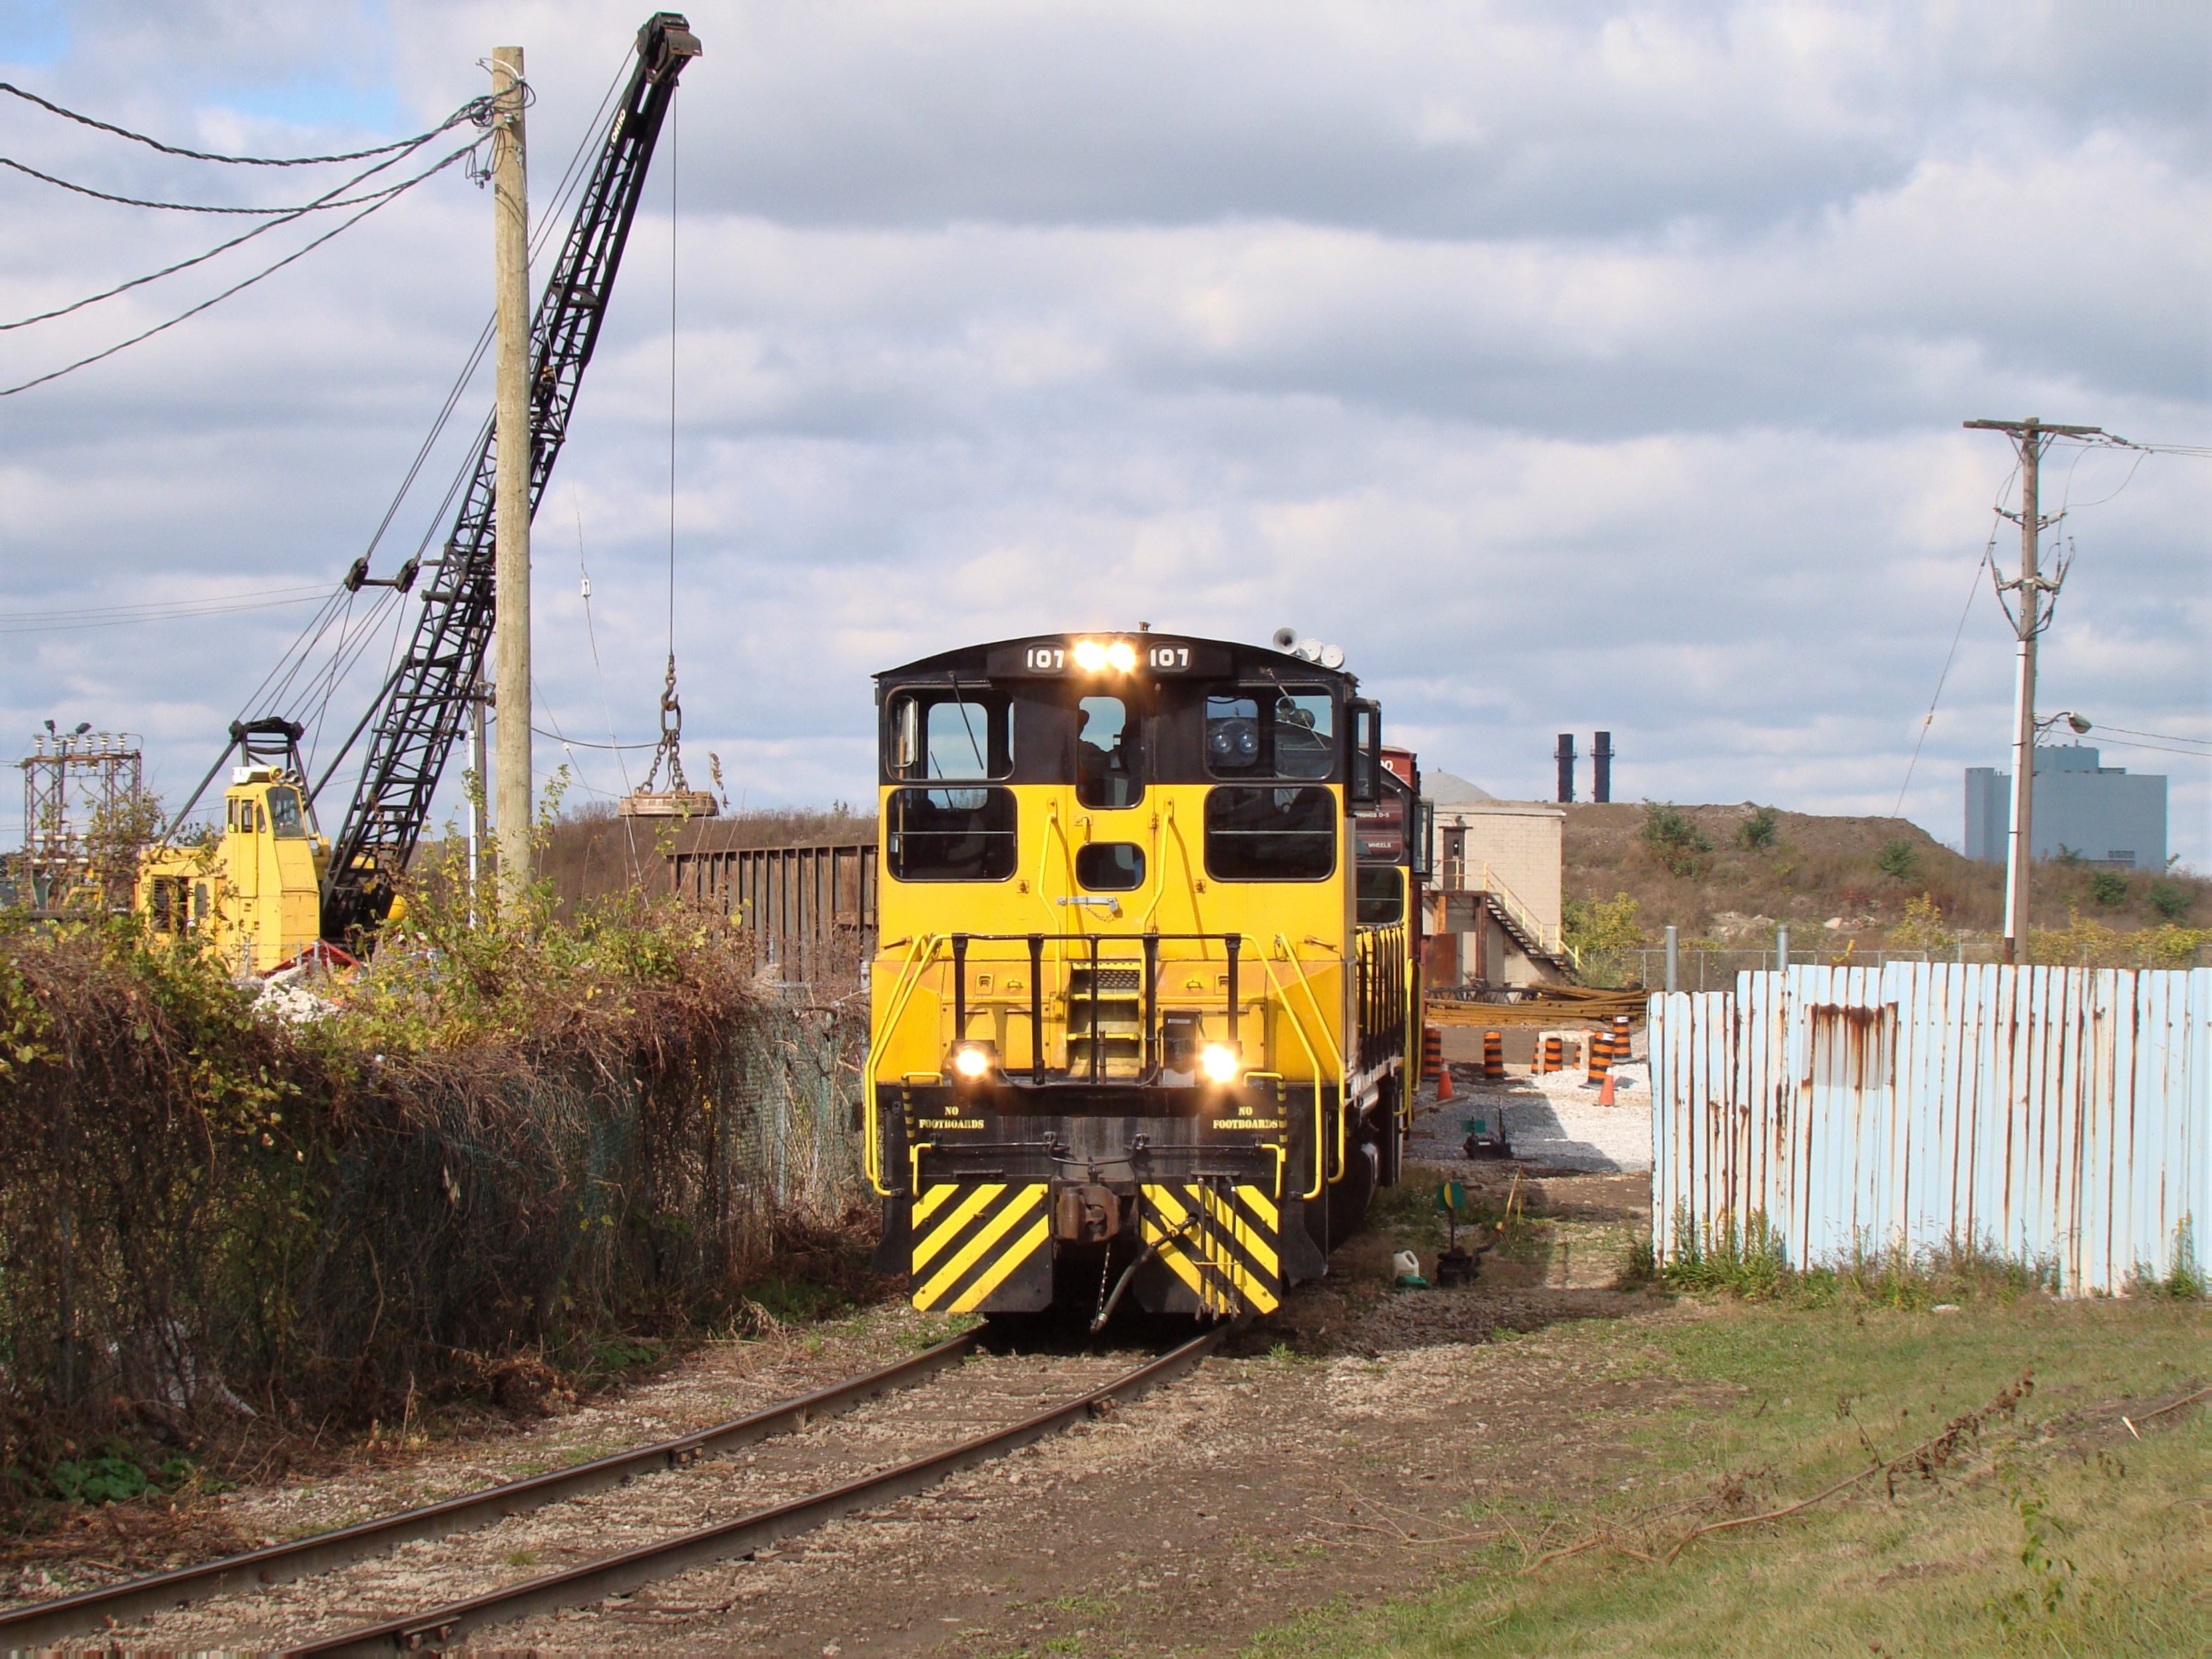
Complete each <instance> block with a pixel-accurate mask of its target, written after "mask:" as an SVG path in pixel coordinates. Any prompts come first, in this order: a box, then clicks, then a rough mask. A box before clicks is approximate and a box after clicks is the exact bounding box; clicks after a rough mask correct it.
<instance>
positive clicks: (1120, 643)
mask: <svg viewBox="0 0 2212 1659" xmlns="http://www.w3.org/2000/svg"><path fill="white" fill-rule="evenodd" d="M1106 665H1107V666H1108V667H1109V668H1111V669H1112V670H1113V671H1115V673H1117V674H1126V673H1127V672H1128V671H1130V670H1131V669H1133V668H1134V667H1135V666H1136V665H1137V647H1135V646H1133V645H1132V644H1130V643H1129V642H1128V641H1127V640H1116V641H1114V643H1113V644H1111V645H1109V646H1108V647H1106Z"/></svg>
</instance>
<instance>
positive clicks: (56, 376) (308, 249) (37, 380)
mask: <svg viewBox="0 0 2212 1659" xmlns="http://www.w3.org/2000/svg"><path fill="white" fill-rule="evenodd" d="M474 149H476V146H475V145H474V144H469V145H467V146H465V147H464V148H463V149H457V150H455V151H454V152H453V154H452V155H448V156H447V158H446V159H445V160H444V161H441V162H439V163H438V164H437V166H435V167H430V168H428V169H427V170H425V171H424V172H422V173H417V174H416V175H415V177H414V178H412V179H408V180H407V181H406V182H405V183H404V184H402V185H395V186H393V187H392V189H391V190H389V191H384V192H381V193H380V196H379V197H378V199H376V200H374V201H373V202H371V203H370V204H368V206H367V207H365V208H363V209H362V210H361V211H360V212H358V213H356V214H355V215H354V216H353V217H351V218H350V219H348V220H346V221H344V222H343V223H341V224H339V225H337V226H336V227H334V228H331V229H330V230H326V231H325V232H324V233H323V234H321V235H319V236H318V237H316V238H315V239H314V240H313V241H311V242H309V243H307V245H306V246H303V247H300V248H297V249H295V250H294V251H293V252H290V253H288V254H286V255H285V256H284V257H283V258H281V259H279V260H277V261H276V263H275V264H271V265H269V266H266V267H265V268H264V269H263V270H258V271H256V272H255V273H254V274H253V275H252V276H248V277H247V278H246V279H245V280H244V281H243V282H240V283H232V284H231V286H230V287H228V288H227V289H223V291H222V293H220V294H218V295H215V296H214V297H213V298H212V299H207V300H203V301H200V302H199V304H197V305H196V306H193V307H191V308H190V309H189V310H186V311H182V312H179V313H178V314H177V315H175V316H174V317H172V318H170V319H168V321H167V322H165V323H156V324H155V325H154V326H153V327H151V328H149V329H147V330H146V331H144V332H143V333H139V334H134V335H132V336H131V337H130V338H129V339H127V340H123V341H119V342H118V343H116V344H114V345H112V346H109V347H107V348H106V349H105V350H102V351H95V352H94V353H93V354H92V355H91V356H88V357H80V358H78V359H77V360H76V362H73V363H65V364H64V365H63V366H62V367H61V368H57V369H53V370H51V371H49V372H48V373H46V374H40V375H38V376H36V377H34V378H33V379H31V380H25V381H22V382H21V383H20V384H19V385H15V386H7V387H0V398H12V397H14V396H15V394H16V393H17V392H28V391H30V390H31V389H32V388H33V387H34V386H45V385H46V383H47V382H48V381H50V380H60V379H61V378H62V376H63V375H64V374H75V373H76V371H77V370H78V369H80V368H90V367H91V366H92V365H93V364H94V363H97V362H103V361H104V360H106V359H107V358H109V357H112V356H115V354H116V353H117V352H118V351H125V350H128V349H130V348H131V347H132V346H135V345H137V344H138V343H141V342H142V341H145V340H150V339H152V338H153V337H155V335H156V334H161V333H164V332H166V331H167V330H169V329H173V328H174V327H175V326H176V325H178V324H179V323H181V322H185V321H187V320H189V319H191V318H194V317H197V316H198V315H199V314H200V313H202V312H203V311H206V310H209V309H210V308H212V307H216V306H218V305H221V304H222V302H223V301H225V300H228V299H229V298H230V297H231V296H232V295H234V294H240V293H243V292H244V291H245V290H246V289H249V288H252V286H253V285H254V284H255V283H258V282H260V281H261V280H262V279H263V278H264V277H267V276H275V275H276V273H277V272H278V271H280V270H283V269H284V267H285V266H287V265H289V264H292V263H293V262H294V261H295V260H297V259H301V258H306V257H307V255H308V254H310V253H313V252H314V251H315V250H316V249H317V248H319V247H320V246H322V245H323V244H324V243H325V242H327V241H329V240H331V238H333V237H336V236H342V235H343V234H345V233H346V232H347V231H349V230H351V229H352V228H354V227H355V226H356V225H357V224H359V223H360V222H362V220H364V219H366V218H368V216H369V215H370V214H372V213H374V212H375V211H376V210H378V209H380V208H383V207H388V206H389V205H391V204H392V203H393V202H396V201H398V199H399V197H400V196H401V195H403V194H404V192H405V191H410V190H412V189H413V188H414V187H415V186H416V185H419V184H421V183H422V181H423V180H424V179H428V178H431V177H433V176H435V174H437V173H443V172H444V171H445V170H446V169H447V167H451V166H453V163H454V162H456V161H459V160H460V159H461V158H462V157H463V156H465V155H469V154H470V153H471V151H473V150H474Z"/></svg>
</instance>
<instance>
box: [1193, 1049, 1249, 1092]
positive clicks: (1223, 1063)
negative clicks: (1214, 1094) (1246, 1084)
mask: <svg viewBox="0 0 2212 1659" xmlns="http://www.w3.org/2000/svg"><path fill="white" fill-rule="evenodd" d="M1242 1064H1243V1057H1242V1056H1241V1055H1239V1054H1237V1051H1236V1050H1235V1049H1234V1048H1231V1047H1230V1046H1229V1045H1228V1044H1227V1043H1225V1042H1209V1043H1207V1044H1206V1047H1205V1048H1204V1049H1203V1050H1202V1051H1201V1052H1200V1054H1199V1056H1198V1068H1199V1070H1200V1071H1202V1072H1204V1073H1206V1081H1207V1082H1208V1083H1233V1082H1235V1081H1236V1080H1237V1066H1240V1065H1242Z"/></svg>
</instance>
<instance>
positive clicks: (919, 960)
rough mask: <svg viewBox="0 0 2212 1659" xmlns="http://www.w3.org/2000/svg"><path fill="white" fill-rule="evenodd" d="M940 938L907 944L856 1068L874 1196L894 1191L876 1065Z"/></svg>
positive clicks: (864, 1154) (864, 1156)
mask: <svg viewBox="0 0 2212 1659" xmlns="http://www.w3.org/2000/svg"><path fill="white" fill-rule="evenodd" d="M943 943H944V940H943V939H941V938H939V935H937V934H935V933H918V934H916V935H915V939H914V942H913V943H912V944H911V945H908V946H907V951H906V960H905V961H904V962H903V963H901V964H900V966H899V976H898V979H897V980H896V982H895V983H894V984H893V985H892V987H891V996H890V1003H889V1005H888V1006H887V1007H886V1008H885V1010H884V1022H883V1024H881V1025H880V1026H878V1028H877V1030H876V1035H875V1037H874V1039H873V1040H872V1042H870V1043H869V1044H868V1058H867V1060H866V1064H865V1065H864V1066H862V1067H861V1069H860V1087H861V1090H862V1091H863V1092H864V1096H865V1097H864V1098H863V1100H862V1101H861V1103H860V1123H861V1139H860V1146H861V1155H860V1162H861V1165H862V1168H863V1169H864V1170H865V1171H866V1175H867V1177H868V1185H869V1186H870V1187H871V1188H873V1189H874V1191H875V1194H876V1196H877V1197H878V1198H893V1197H896V1195H897V1194H895V1193H894V1192H893V1191H892V1190H891V1189H890V1188H889V1187H886V1186H885V1185H884V1173H883V1171H884V1149H883V1135H882V1131H881V1129H880V1127H879V1126H878V1123H877V1120H876V1068H877V1067H878V1066H880V1065H881V1064H882V1063H883V1057H884V1049H885V1048H887V1047H889V1046H890V1036H891V1032H892V1031H893V1030H896V1028H897V1026H898V1023H899V1021H900V1019H901V1018H903V1017H904V1016H905V1013H906V1005H907V1004H908V1002H909V1001H910V1000H912V999H913V996H914V994H915V990H916V989H918V988H919V987H920V986H921V971H922V969H925V968H927V967H928V966H929V964H930V963H932V962H934V961H935V960H936V959H937V947H938V946H939V945H941V944H943Z"/></svg>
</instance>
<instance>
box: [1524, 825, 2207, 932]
mask: <svg viewBox="0 0 2212 1659" xmlns="http://www.w3.org/2000/svg"><path fill="white" fill-rule="evenodd" d="M1562 810H1564V811H1565V813H1566V815H1567V823H1566V849H1565V859H1566V868H1565V896H1566V897H1567V898H1568V899H1571V900H1575V899H1580V900H1605V899H1610V898H1612V897H1613V896H1615V895H1616V894H1620V893H1626V894H1627V895H1628V896H1630V897H1631V898H1632V899H1635V900H1636V901H1638V906H1639V908H1638V921H1639V922H1640V923H1641V925H1642V926H1643V927H1645V928H1646V929H1648V930H1650V931H1653V932H1656V931H1657V930H1658V929H1659V928H1661V927H1664V926H1665V925H1667V924H1668V923H1669V922H1672V923H1674V925H1675V926H1677V927H1680V928H1681V930H1682V933H1683V936H1684V937H1685V938H1686V939H1692V938H1694V939H1711V941H1712V942H1714V943H1715V944H1719V945H1733V944H1738V943H1741V944H1744V945H1756V944H1771V941H1772V939H1773V936H1774V925H1775V924H1776V923H1777V922H1788V923H1790V925H1791V926H1792V927H1798V928H1805V927H1813V928H1817V927H1820V925H1821V924H1822V923H1823V922H1826V921H1828V920H1829V919H1830V918H1831V917H1838V918H1840V919H1841V920H1842V921H1843V923H1844V926H1845V927H1852V928H1888V927H1894V926H1895V925H1896V924H1897V923H1899V922H1900V921H1903V920H1904V919H1905V905H1906V903H1907V902H1909V901H1911V900H1914V899H1917V898H1922V897H1923V896H1924V897H1926V898H1929V899H1932V900H1934V902H1935V903H1936V908H1938V909H1939V910H1940V911H1941V912H1942V920H1943V923H1944V925H1945V926H1947V927H1950V928H1952V929H1954V930H1960V931H1969V932H1972V933H1994V932H1996V930H1997V929H1999V928H2000V927H2001V926H2002V910H2003V905H2004V871H2003V869H2002V866H1997V865H1993V864H1979V863H1976V862H1974V861H1973V860H1970V859H1966V858H1962V857H1961V856H1960V854H1956V853H1954V852H1953V851H1951V849H1950V848H1948V847H1944V846H1942V844H1940V843H1939V842H1936V839H1935V838H1934V837H1933V836H1929V833H1928V832H1927V831H1926V830H1924V829H1921V828H1920V827H1919V826H1918V825H1917V824H1914V823H1908V822H1906V821H1905V819H1903V818H1892V817H1814V816H1813V815H1812V814H1810V813H1805V812H1784V811H1778V810H1776V809H1774V808H1771V807H1760V806H1757V805H1753V803H1751V802H1749V801H1746V802H1744V803H1742V804H1741V805H1729V806H1680V807H1663V806H1662V807H1659V808H1656V809H1655V808H1654V807H1652V806H1651V805H1647V804H1641V803H1638V804H1630V803H1621V802H1614V803H1611V804H1608V805H1569V806H1566V807H1565V808H1564V809H1562ZM1670 815H1671V816H1670ZM2029 896H2030V899H2031V903H2032V915H2031V917H2030V921H2031V922H2032V924H2033V926H2036V927H2054V928H2055V927H2065V926H2066V925H2067V923H2068V921H2069V917H2071V916H2072V915H2074V914H2075V913H2076V912H2078V913H2079V914H2080V915H2082V916H2084V917H2091V918H2093V919H2094V920H2096V921H2100V922H2102V923H2104V924H2105V925H2106V926H2108V927H2118V928H2121V929H2134V928H2144V927H2158V926H2159V925H2160V924H2161V923H2162V922H2166V921H2179V922H2182V923H2185V924H2188V925H2192V926H2202V925H2203V922H2204V921H2205V919H2206V917H2208V916H2212V902H2208V901H2212V882H2207V881H2204V880H2201V879H2199V878H2195V877H2191V876H2187V875H2179V874H2165V875H2161V874H2156V873H2154V872H2147V871H2107V870H2095V869H2091V868H2089V867H2087V866H2083V865H2080V864H2073V863H2065V862H2058V861H2047V862H2044V863H2039V864H2038V865H2037V866H2035V872H2034V876H2033V880H2032V882H2031V883H2030V885H2029ZM1806 937H1807V938H1808V942H1809V939H1810V936H1809V935H1807V936H1806Z"/></svg>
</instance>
